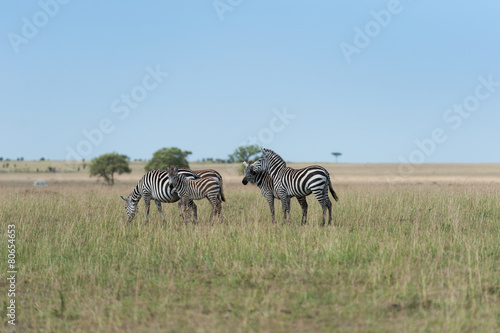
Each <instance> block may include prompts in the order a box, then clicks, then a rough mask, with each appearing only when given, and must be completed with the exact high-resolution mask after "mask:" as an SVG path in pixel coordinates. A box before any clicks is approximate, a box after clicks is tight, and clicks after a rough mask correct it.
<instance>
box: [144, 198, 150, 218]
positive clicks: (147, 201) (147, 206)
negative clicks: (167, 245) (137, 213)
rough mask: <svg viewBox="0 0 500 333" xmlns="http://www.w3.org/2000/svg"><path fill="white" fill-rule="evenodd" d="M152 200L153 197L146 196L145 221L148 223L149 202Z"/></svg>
mask: <svg viewBox="0 0 500 333" xmlns="http://www.w3.org/2000/svg"><path fill="white" fill-rule="evenodd" d="M150 202H151V197H150V196H146V195H145V196H144V205H145V206H146V209H145V210H144V211H145V214H146V220H145V221H144V224H147V223H148V222H149V204H150Z"/></svg>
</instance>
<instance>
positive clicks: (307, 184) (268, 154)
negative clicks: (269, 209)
mask: <svg viewBox="0 0 500 333" xmlns="http://www.w3.org/2000/svg"><path fill="white" fill-rule="evenodd" d="M262 152H263V154H262V157H261V158H260V159H259V160H258V161H256V162H255V163H253V164H252V167H251V170H252V171H253V172H255V173H259V172H262V171H267V172H268V173H269V175H270V177H271V179H272V181H273V188H274V191H275V192H276V195H277V196H278V198H279V199H280V200H281V203H282V206H283V213H284V217H285V219H287V214H288V218H289V217H290V198H291V197H297V199H298V200H299V203H300V204H301V206H302V223H306V221H307V202H306V199H305V198H306V196H308V195H310V194H311V193H312V194H314V196H315V197H316V199H317V200H318V201H319V203H320V205H321V207H322V208H323V225H324V224H325V214H326V210H327V209H328V213H329V219H328V224H330V223H331V209H332V203H331V201H330V198H329V197H328V190H330V192H331V193H332V196H333V198H334V199H335V200H336V201H337V200H338V197H337V194H336V193H335V191H334V190H333V188H332V185H331V181H330V175H329V173H328V171H326V169H325V168H323V167H322V166H319V165H312V166H308V167H306V168H303V169H293V168H289V167H287V166H286V163H285V161H284V160H283V159H282V158H281V156H279V155H278V154H276V153H275V152H273V151H272V150H269V149H263V150H262Z"/></svg>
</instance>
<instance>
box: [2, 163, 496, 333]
mask: <svg viewBox="0 0 500 333" xmlns="http://www.w3.org/2000/svg"><path fill="white" fill-rule="evenodd" d="M11 163H13V162H11ZM17 163H19V164H20V163H26V164H27V166H26V168H28V169H26V170H25V172H24V173H14V172H6V173H0V221H1V228H2V230H4V231H3V232H4V234H7V225H8V224H14V225H15V230H16V243H15V244H16V265H17V270H18V273H17V280H16V298H15V299H16V305H17V307H16V311H17V312H16V315H17V317H16V319H17V326H16V329H17V332H30V331H33V332H38V331H40V332H88V331H95V332H122V331H130V332H156V331H166V332H185V331H188V332H205V331H209V332H233V331H236V332H247V331H258V332H288V331H297V332H306V331H307V332H311V331H316V332H331V331H339V332H344V331H357V332H388V331H391V332H405V331H410V332H427V331H431V332H457V331H463V332H495V331H500V246H499V244H500V173H499V171H500V165H494V164H486V165H439V164H438V165H422V166H419V167H417V168H416V169H415V170H414V171H413V172H411V174H407V175H404V177H402V176H391V178H390V179H392V180H391V181H389V182H388V180H387V177H388V176H387V174H390V175H398V167H399V166H398V165H390V164H380V165H351V164H323V163H322V165H324V166H326V167H327V169H328V170H329V171H330V172H331V173H332V175H333V177H332V178H333V186H334V188H335V190H336V192H337V194H338V195H339V198H340V201H339V202H338V203H335V202H334V204H333V216H334V222H335V224H334V225H332V226H328V227H320V226H319V224H320V221H321V209H320V206H319V204H318V203H317V202H315V199H314V198H313V197H308V202H309V218H308V224H307V225H305V226H301V225H300V216H301V211H300V207H299V205H298V203H297V202H296V200H295V199H293V200H292V222H291V223H287V224H282V212H281V206H280V204H279V202H278V201H276V202H275V204H276V212H277V219H278V223H277V224H275V225H272V224H271V223H270V214H269V209H268V206H267V202H266V201H265V199H264V198H263V197H262V196H261V194H260V191H259V190H258V189H257V188H256V187H255V186H246V187H245V186H243V185H241V178H242V177H241V176H239V175H238V174H237V171H236V169H237V168H238V166H237V165H226V164H221V165H213V164H208V165H201V164H196V163H193V164H192V165H191V167H192V168H193V169H198V168H204V167H211V168H214V169H217V170H219V171H220V172H221V174H222V176H223V177H224V184H225V188H224V190H225V194H226V199H227V202H226V203H224V204H223V213H224V215H225V221H224V222H223V223H219V222H215V223H214V224H213V225H210V224H208V223H207V222H206V220H207V219H208V215H209V213H210V207H209V204H208V202H206V201H203V202H201V201H200V202H198V207H199V208H198V214H199V218H200V223H199V224H198V225H192V224H189V225H185V224H183V223H182V222H181V220H180V218H179V216H178V211H177V205H176V204H170V205H164V212H165V215H166V218H167V223H165V224H162V223H161V219H160V217H159V214H158V212H157V211H156V207H154V205H152V207H151V212H150V221H151V222H150V223H149V224H148V225H143V224H142V222H143V220H144V217H143V212H144V206H143V203H142V202H141V203H140V204H139V209H140V211H139V214H138V216H137V217H136V219H135V220H134V221H133V223H132V224H130V225H127V224H126V223H125V222H124V220H125V219H124V213H125V212H124V208H123V204H122V201H121V200H120V198H119V195H128V193H130V191H131V190H132V188H133V186H134V185H135V183H136V182H137V181H138V179H139V178H140V177H141V176H142V174H143V171H142V167H143V165H144V163H143V162H133V163H132V166H133V173H132V174H130V175H121V176H118V177H117V185H115V186H113V187H108V186H103V185H102V182H97V181H96V179H95V178H89V177H88V174H87V173H86V170H83V169H80V171H78V166H76V165H74V166H71V167H70V166H68V165H67V164H66V163H63V162H52V161H45V162H17ZM31 163H33V164H31ZM34 163H37V166H34ZM40 163H50V164H51V166H55V167H56V169H58V170H60V171H65V172H56V173H42V172H40V170H42V168H43V169H46V167H47V165H40ZM292 165H293V166H295V167H297V166H300V164H292ZM36 168H38V169H39V172H38V173H36ZM59 168H61V169H59ZM62 168H67V169H66V170H63V169H62ZM33 171H34V172H33ZM37 179H44V180H46V181H47V182H48V183H49V185H50V186H49V187H46V188H34V187H33V186H32V185H31V184H32V182H33V181H34V180H37ZM2 239H3V241H4V245H0V248H1V249H2V252H1V253H2V256H1V257H2V258H4V259H3V260H2V261H0V270H1V271H2V276H5V275H6V272H7V271H8V267H7V259H5V258H7V238H6V237H3V238H2ZM8 289H9V285H8V282H7V281H6V279H2V280H1V282H0V290H1V294H2V308H3V309H4V310H3V311H4V313H3V314H2V316H3V318H4V320H2V322H1V324H0V328H1V329H2V331H5V330H7V331H9V330H10V329H12V326H10V325H8V324H7V320H6V311H7V310H6V307H7V301H8V298H7V290H8Z"/></svg>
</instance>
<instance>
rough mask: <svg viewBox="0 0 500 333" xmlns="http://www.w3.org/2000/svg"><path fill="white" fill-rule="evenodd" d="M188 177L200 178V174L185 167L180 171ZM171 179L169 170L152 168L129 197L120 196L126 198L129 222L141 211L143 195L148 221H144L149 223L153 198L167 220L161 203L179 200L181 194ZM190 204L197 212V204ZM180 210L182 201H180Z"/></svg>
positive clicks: (162, 216) (163, 218) (163, 217)
mask: <svg viewBox="0 0 500 333" xmlns="http://www.w3.org/2000/svg"><path fill="white" fill-rule="evenodd" d="M179 172H180V173H182V174H183V175H184V176H185V177H187V178H193V179H194V178H199V176H198V175H197V174H196V173H194V172H193V171H191V170H189V169H184V170H182V171H179ZM169 184H170V181H169V179H168V172H166V171H165V170H152V171H149V172H148V173H146V174H145V175H144V176H143V177H142V178H141V179H140V180H139V182H138V183H137V185H136V186H135V188H134V190H133V191H132V193H130V194H129V196H128V197H123V196H120V197H121V198H122V199H123V200H125V202H126V204H125V208H126V211H127V219H128V222H132V220H133V218H134V217H135V215H136V214H137V212H138V211H139V207H138V205H137V204H138V203H139V200H141V197H142V198H144V204H145V206H146V221H145V222H144V223H148V221H149V218H148V215H149V204H150V201H151V199H153V200H154V201H155V203H156V207H158V211H159V212H160V215H161V218H162V220H163V221H165V216H164V215H163V212H162V210H161V203H162V202H167V203H172V202H176V201H179V196H178V195H177V193H176V192H175V191H173V190H172V189H171V188H170V186H169ZM189 205H190V206H191V207H192V209H193V210H194V211H195V214H196V210H197V208H196V204H195V203H194V202H193V201H191V202H189ZM179 210H180V203H179Z"/></svg>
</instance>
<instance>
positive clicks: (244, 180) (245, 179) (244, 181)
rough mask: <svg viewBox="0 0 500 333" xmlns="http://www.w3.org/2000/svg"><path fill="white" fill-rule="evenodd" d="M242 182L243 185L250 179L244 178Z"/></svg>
mask: <svg viewBox="0 0 500 333" xmlns="http://www.w3.org/2000/svg"><path fill="white" fill-rule="evenodd" d="M241 182H242V183H243V185H246V184H248V179H247V177H245V178H243V180H242V181H241Z"/></svg>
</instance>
